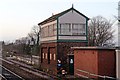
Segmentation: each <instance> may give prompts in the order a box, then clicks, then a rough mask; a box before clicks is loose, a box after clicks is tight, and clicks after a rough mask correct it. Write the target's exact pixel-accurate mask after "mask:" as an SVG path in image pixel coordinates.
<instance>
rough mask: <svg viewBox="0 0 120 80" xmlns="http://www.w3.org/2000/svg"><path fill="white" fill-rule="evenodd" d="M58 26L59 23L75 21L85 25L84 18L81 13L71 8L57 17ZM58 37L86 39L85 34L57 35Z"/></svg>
mask: <svg viewBox="0 0 120 80" xmlns="http://www.w3.org/2000/svg"><path fill="white" fill-rule="evenodd" d="M58 22H59V24H58V25H59V26H58V27H60V24H61V23H77V24H85V27H86V18H85V17H83V16H82V15H80V14H78V13H77V12H76V11H74V10H71V11H69V12H67V13H66V14H64V15H62V16H60V17H59V19H58ZM58 38H59V39H71V40H86V36H79V37H78V36H59V37H58Z"/></svg>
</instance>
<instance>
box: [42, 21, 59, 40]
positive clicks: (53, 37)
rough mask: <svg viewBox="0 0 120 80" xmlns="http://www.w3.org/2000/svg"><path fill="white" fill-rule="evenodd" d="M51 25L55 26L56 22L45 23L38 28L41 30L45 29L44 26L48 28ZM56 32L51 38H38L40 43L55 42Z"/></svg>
mask: <svg viewBox="0 0 120 80" xmlns="http://www.w3.org/2000/svg"><path fill="white" fill-rule="evenodd" d="M53 24H57V20H55V21H52V22H49V23H46V24H44V25H42V26H40V27H41V28H43V27H46V26H50V25H53ZM56 28H57V26H56ZM56 35H57V32H56V33H55V36H52V37H45V38H42V37H41V38H40V41H51V40H57V36H56Z"/></svg>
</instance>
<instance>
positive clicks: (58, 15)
mask: <svg viewBox="0 0 120 80" xmlns="http://www.w3.org/2000/svg"><path fill="white" fill-rule="evenodd" d="M70 10H75V11H76V12H77V13H79V14H81V15H82V16H84V17H86V16H85V15H84V14H82V13H80V12H79V11H78V10H76V9H74V8H73V7H71V8H69V9H67V10H64V11H62V12H60V13H57V14H55V15H52V16H50V17H49V18H47V19H45V20H44V21H42V22H40V23H38V25H43V24H46V23H48V22H51V21H54V20H56V19H57V18H58V17H60V16H61V15H63V14H65V13H66V12H68V11H70ZM86 18H87V19H89V18H88V17H86Z"/></svg>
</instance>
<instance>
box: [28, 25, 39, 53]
mask: <svg viewBox="0 0 120 80" xmlns="http://www.w3.org/2000/svg"><path fill="white" fill-rule="evenodd" d="M28 36H29V37H30V40H33V41H34V52H35V53H36V54H37V53H39V41H40V39H39V38H40V28H39V26H33V27H32V30H31V32H30V33H28Z"/></svg>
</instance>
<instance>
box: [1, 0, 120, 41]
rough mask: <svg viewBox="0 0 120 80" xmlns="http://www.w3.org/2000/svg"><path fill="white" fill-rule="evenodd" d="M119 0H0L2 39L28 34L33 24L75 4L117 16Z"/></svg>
mask: <svg viewBox="0 0 120 80" xmlns="http://www.w3.org/2000/svg"><path fill="white" fill-rule="evenodd" d="M118 1H119V0H0V41H3V40H5V41H9V40H10V41H13V40H15V39H18V38H21V37H25V36H27V34H28V33H29V32H30V30H31V27H33V26H34V25H37V24H38V23H39V22H41V21H43V20H45V19H46V18H48V17H50V16H51V15H52V13H53V14H56V13H59V12H62V11H64V10H66V9H69V8H71V7H72V4H74V8H75V9H77V10H78V11H80V12H81V13H83V14H84V15H86V16H87V17H89V18H92V17H94V16H97V15H101V16H103V17H105V18H107V19H111V20H114V15H116V16H117V12H118V11H117V9H118Z"/></svg>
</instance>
